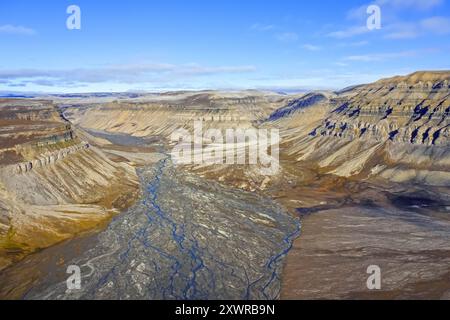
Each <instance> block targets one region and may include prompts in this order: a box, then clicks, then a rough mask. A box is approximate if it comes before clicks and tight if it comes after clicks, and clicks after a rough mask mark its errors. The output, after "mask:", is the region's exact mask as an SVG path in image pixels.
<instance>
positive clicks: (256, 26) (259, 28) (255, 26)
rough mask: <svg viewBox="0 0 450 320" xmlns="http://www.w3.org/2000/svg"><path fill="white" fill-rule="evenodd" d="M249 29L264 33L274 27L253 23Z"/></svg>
mask: <svg viewBox="0 0 450 320" xmlns="http://www.w3.org/2000/svg"><path fill="white" fill-rule="evenodd" d="M250 29H251V30H256V31H261V32H265V31H270V30H273V29H275V26H274V25H273V24H267V25H265V24H260V23H255V24H253V25H252V26H251V27H250Z"/></svg>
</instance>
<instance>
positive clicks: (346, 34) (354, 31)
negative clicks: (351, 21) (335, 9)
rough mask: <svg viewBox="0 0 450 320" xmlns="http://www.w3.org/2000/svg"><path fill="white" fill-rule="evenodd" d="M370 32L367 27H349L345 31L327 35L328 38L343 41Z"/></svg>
mask: <svg viewBox="0 0 450 320" xmlns="http://www.w3.org/2000/svg"><path fill="white" fill-rule="evenodd" d="M369 31H370V30H369V29H368V28H367V26H359V27H350V28H347V29H345V30H339V31H333V32H330V33H328V34H327V36H328V37H332V38H336V39H345V38H350V37H353V36H357V35H361V34H365V33H367V32H369Z"/></svg>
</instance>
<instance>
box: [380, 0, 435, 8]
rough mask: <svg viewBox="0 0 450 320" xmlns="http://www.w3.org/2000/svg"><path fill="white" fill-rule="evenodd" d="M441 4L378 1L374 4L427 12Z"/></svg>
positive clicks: (414, 0)
mask: <svg viewBox="0 0 450 320" xmlns="http://www.w3.org/2000/svg"><path fill="white" fill-rule="evenodd" d="M443 2H444V1H443V0H378V1H377V2H376V3H377V4H379V5H386V6H391V7H393V8H395V9H416V10H429V9H432V8H435V7H437V6H440V5H441V4H442V3H443Z"/></svg>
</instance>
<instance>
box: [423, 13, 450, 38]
mask: <svg viewBox="0 0 450 320" xmlns="http://www.w3.org/2000/svg"><path fill="white" fill-rule="evenodd" d="M420 25H421V27H422V28H423V29H424V30H425V31H429V32H432V33H434V34H440V35H442V34H449V33H450V19H449V18H445V17H431V18H428V19H424V20H422V21H421V22H420Z"/></svg>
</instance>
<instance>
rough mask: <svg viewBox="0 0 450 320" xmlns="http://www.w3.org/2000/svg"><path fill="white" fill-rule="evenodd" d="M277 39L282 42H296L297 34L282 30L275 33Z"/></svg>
mask: <svg viewBox="0 0 450 320" xmlns="http://www.w3.org/2000/svg"><path fill="white" fill-rule="evenodd" d="M276 37H277V39H278V40H279V41H282V42H296V41H297V40H298V34H296V33H295V32H284V33H279V34H277V35H276Z"/></svg>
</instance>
